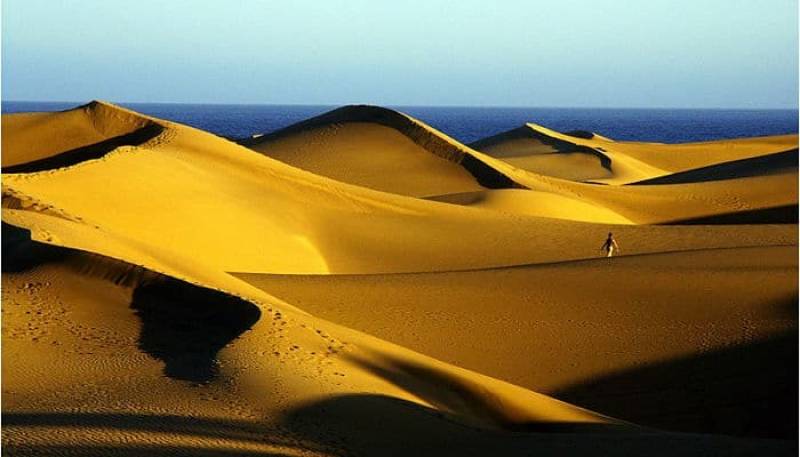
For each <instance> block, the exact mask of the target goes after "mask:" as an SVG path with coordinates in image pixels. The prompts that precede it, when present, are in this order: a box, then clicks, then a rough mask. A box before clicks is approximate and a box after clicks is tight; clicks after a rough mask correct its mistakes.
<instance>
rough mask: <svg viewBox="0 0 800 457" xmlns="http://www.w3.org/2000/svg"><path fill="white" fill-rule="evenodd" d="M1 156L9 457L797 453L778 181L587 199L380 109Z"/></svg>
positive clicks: (787, 246) (108, 114)
mask: <svg viewBox="0 0 800 457" xmlns="http://www.w3.org/2000/svg"><path fill="white" fill-rule="evenodd" d="M2 128H3V164H2V165H3V181H2V184H3V222H4V224H3V248H4V249H3V250H4V256H3V289H2V290H3V356H4V362H5V363H4V364H3V373H2V374H3V395H4V396H3V400H4V401H3V421H4V433H3V438H2V439H3V446H4V450H6V451H8V452H11V453H13V454H14V455H98V456H99V455H112V456H114V455H122V456H125V455H131V456H132V455H253V454H256V455H344V454H346V455H409V454H419V455H531V454H536V455H565V454H568V455H569V454H574V455H586V454H588V453H599V454H601V455H631V454H646V455H676V454H679V455H790V454H792V453H793V452H795V451H796V444H797V443H796V436H795V434H794V433H795V431H796V418H795V417H794V415H789V414H787V412H786V407H785V405H791V404H793V403H792V402H791V401H786V402H781V401H780V400H781V399H782V398H783V399H785V398H787V397H791V396H792V395H793V394H794V387H795V386H796V370H795V369H791V367H789V366H788V365H791V364H792V363H793V360H796V355H795V353H796V346H795V343H796V322H797V318H796V310H795V308H794V306H793V302H794V300H796V296H797V283H796V273H797V262H796V246H797V226H796V221H794V222H793V220H792V218H793V217H796V205H797V192H796V188H794V190H792V189H791V186H790V183H791V182H794V181H796V178H797V172H796V170H794V171H792V170H791V169H790V167H787V166H783V168H781V169H780V170H778V171H774V172H770V173H763V174H762V173H750V172H748V173H742V172H741V171H736V170H738V169H741V166H740V167H739V168H737V169H736V170H733V171H731V170H727V169H726V170H724V171H723V172H718V171H717V172H715V176H724V179H713V180H703V179H696V178H694V177H691V176H690V178H689V179H688V181H687V178H685V177H683V178H677V180H676V182H674V183H670V184H664V183H661V184H644V185H635V186H626V185H620V183H617V184H615V185H597V184H587V183H582V182H577V181H576V180H571V179H570V178H569V177H566V176H561V177H554V176H547V175H546V174H544V173H540V172H538V171H531V170H528V169H523V168H520V167H516V166H514V165H513V164H511V163H508V162H504V161H503V160H502V159H500V158H497V157H492V156H491V155H487V154H485V153H483V152H481V151H479V150H476V149H475V148H471V147H468V146H464V145H461V144H459V143H458V142H456V141H455V140H453V139H452V138H449V137H447V136H446V135H444V134H442V133H441V132H438V131H436V130H434V129H432V128H430V127H428V126H426V125H425V124H424V123H421V122H420V121H417V120H415V119H413V118H410V117H408V116H405V115H403V114H401V113H397V112H394V111H391V110H386V109H382V108H376V107H364V106H355V107H344V108H341V109H339V110H335V111H333V112H331V113H328V114H325V115H322V116H319V117H317V118H314V119H311V120H309V121H305V122H303V123H300V124H297V125H295V126H291V127H289V128H287V129H284V130H282V131H279V132H276V133H275V134H272V135H265V136H264V137H260V138H257V139H254V140H251V141H248V142H244V144H236V143H233V142H231V141H228V140H225V139H223V138H220V137H217V136H214V135H211V134H209V133H206V132H202V131H200V130H197V129H193V128H190V127H186V126H182V125H179V124H176V123H172V122H168V121H162V120H159V119H155V118H151V117H147V116H143V115H140V114H138V113H135V112H132V111H129V110H126V109H123V108H119V107H116V106H114V105H111V104H107V103H103V102H93V103H91V104H89V105H85V106H82V107H78V108H76V109H74V110H70V111H65V112H60V113H50V114H41V113H40V114H15V115H4V116H3V125H2ZM576 135H578V134H576ZM567 136H568V137H570V138H574V139H576V141H578V140H580V141H605V142H610V140H608V139H606V138H604V137H602V136H599V135H594V136H592V137H591V138H590V139H589V140H586V139H585V138H580V137H581V136H583V137H588V136H589V135H584V134H581V135H579V136H569V135H567ZM742 141H743V142H745V143H746V141H744V140H742ZM795 141H796V137H795ZM771 144H772V143H769V144H767V143H765V142H758V141H756V142H755V143H753V144H750V143H748V146H747V148H749V149H747V151H748V152H747V153H743V152H742V151H741V150H738V149H736V148H734V150H735V151H736V152H735V153H731V156H730V157H729V160H730V161H735V160H741V159H743V158H748V157H759V156H765V155H767V154H771V153H774V152H780V151H773V150H772V149H771V148H772V146H771ZM776 147H777V146H776ZM780 147H783V144H781V146H780ZM795 147H796V146H795ZM250 148H253V149H255V150H253V149H250ZM739 149H741V148H739ZM698 151H700V149H698ZM701 154H705V153H702V152H699V153H698V155H701ZM714 154H716V155H714ZM714 154H712V155H714V157H715V158H718V159H719V160H718V161H717V162H715V163H711V162H709V161H708V160H706V159H703V161H700V160H698V161H695V162H692V163H691V164H690V165H691V166H689V167H688V168H692V169H697V168H701V167H708V166H712V165H718V164H719V163H720V162H724V161H725V160H724V157H723V156H724V154H722V153H721V152H719V151H717V152H715V153H714ZM748 154H749V155H748ZM631 157H632V156H631ZM790 159H791V158H790ZM636 160H640V161H644V159H642V157H639V158H636ZM715 160H716V159H715ZM655 162H656V161H651V162H647V163H648V164H649V165H648V166H650V167H655V168H659V169H660V170H664V169H665V168H664V167H665V165H664V163H660V164H656V163H655ZM662 162H664V161H662ZM712 162H713V161H712ZM773 162H774V161H773ZM773 162H769V163H773ZM784 162H785V160H784ZM628 163H629V164H635V162H633V161H629V162H628ZM643 163H644V162H643ZM781 163H783V162H781ZM773 165H774V164H773ZM637 166H638V165H637ZM681 166H683V165H681ZM631 167H632V166H631ZM765 167H766V168H770V167H772V168H773V169H774V168H775V167H774V166H772V165H769V166H765ZM585 168H587V169H586V170H584V171H580V170H577V171H576V173H577V174H576V175H590V174H592V173H594V171H592V170H594V168H595V167H594V165H592V164H589V165H586V167H585ZM612 168H613V167H612ZM673 168H675V170H669V171H668V172H667V173H666V174H670V173H673V172H674V173H677V172H684V171H686V169H681V170H678V168H680V167H678V166H677V165H676V166H675V167H673ZM734 168H736V167H734ZM631 169H633V168H631ZM637 170H638V171H636V177H637V181H642V180H644V179H651V178H656V177H659V176H665V174H664V173H662V172H659V173H662V174H660V175H659V174H658V173H651V171H652V170H651V169H648V168H646V167H643V166H639V168H637ZM648 170H649V171H648ZM626 173H627V172H626ZM631 173H632V172H631ZM645 175H647V176H646V177H645ZM656 175H658V176H656ZM638 178H642V179H638ZM626 179H627V178H626ZM420 197H425V198H420ZM792 207H795V209H794V212H793V211H792ZM720 218H722V219H720ZM698 219H700V220H702V222H703V224H700V225H698V224H697V221H698ZM664 222H669V223H671V224H672V225H653V224H654V223H664ZM707 224H713V225H707ZM609 231H613V232H614V233H615V236H616V237H617V239H618V241H619V243H620V247H621V248H622V250H621V254H623V256H622V257H619V258H614V259H598V258H597V257H599V256H601V255H602V254H601V253H600V252H599V248H600V245H601V244H602V242H603V240H604V239H605V235H606V233H607V232H609ZM765 354H767V355H765ZM792 355H794V357H792ZM790 387H791V388H790ZM685 432H692V433H685ZM793 440H795V441H793Z"/></svg>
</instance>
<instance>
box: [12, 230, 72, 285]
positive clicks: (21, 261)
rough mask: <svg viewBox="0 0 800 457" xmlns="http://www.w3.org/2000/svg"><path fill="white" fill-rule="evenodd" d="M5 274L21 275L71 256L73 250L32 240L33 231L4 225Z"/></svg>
mask: <svg viewBox="0 0 800 457" xmlns="http://www.w3.org/2000/svg"><path fill="white" fill-rule="evenodd" d="M2 227H3V228H2V240H3V243H2V244H3V256H2V270H3V273H21V272H23V271H27V270H30V269H32V268H35V267H37V266H39V265H42V264H44V263H48V262H56V261H59V260H63V259H65V258H66V257H67V256H69V255H70V253H71V250H69V249H66V248H61V247H58V246H53V245H49V244H45V243H40V242H38V241H35V240H32V239H31V231H30V230H28V229H24V228H20V227H17V226H14V225H11V224H8V223H6V222H3V223H2Z"/></svg>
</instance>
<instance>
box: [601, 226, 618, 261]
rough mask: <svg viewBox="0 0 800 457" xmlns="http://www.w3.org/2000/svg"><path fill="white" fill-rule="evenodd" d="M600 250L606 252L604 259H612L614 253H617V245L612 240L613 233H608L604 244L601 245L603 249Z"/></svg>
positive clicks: (615, 241)
mask: <svg viewBox="0 0 800 457" xmlns="http://www.w3.org/2000/svg"><path fill="white" fill-rule="evenodd" d="M600 250H601V251H606V257H614V252H616V251H619V245H618V244H617V240H615V239H614V234H613V233H611V232H608V238H606V242H605V243H603V247H601V248H600Z"/></svg>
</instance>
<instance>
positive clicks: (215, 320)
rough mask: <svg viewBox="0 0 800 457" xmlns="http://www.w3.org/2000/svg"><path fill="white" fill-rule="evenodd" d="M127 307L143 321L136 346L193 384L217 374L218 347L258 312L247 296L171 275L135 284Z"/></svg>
mask: <svg viewBox="0 0 800 457" xmlns="http://www.w3.org/2000/svg"><path fill="white" fill-rule="evenodd" d="M131 308H132V309H134V310H135V312H136V315H137V316H138V317H139V318H140V319H141V320H142V329H141V331H140V334H139V349H141V350H142V351H144V352H146V353H147V354H149V355H151V356H153V357H155V358H157V359H159V360H161V361H163V362H164V374H165V375H166V376H168V377H170V378H173V379H180V380H184V381H191V382H197V383H204V382H208V381H211V380H212V379H213V378H214V377H215V376H216V374H217V362H216V355H217V352H219V350H220V349H222V348H223V347H225V346H226V345H228V343H230V342H231V341H233V340H234V339H236V338H237V337H238V336H239V335H241V334H242V333H244V332H245V331H246V330H248V329H250V328H251V327H252V326H253V324H255V323H256V322H257V321H258V319H259V318H260V317H261V310H260V309H259V308H258V307H257V306H255V305H253V304H252V303H250V302H248V301H245V300H242V299H240V298H237V297H234V296H231V295H228V294H225V293H222V292H218V291H216V290H211V289H206V288H203V287H199V286H194V285H191V284H188V283H186V282H183V281H179V280H177V279H173V278H162V279H159V280H157V281H152V282H147V283H145V284H142V285H140V286H138V287H136V288H135V289H134V291H133V299H132V301H131Z"/></svg>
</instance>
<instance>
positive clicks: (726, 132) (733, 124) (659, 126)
mask: <svg viewBox="0 0 800 457" xmlns="http://www.w3.org/2000/svg"><path fill="white" fill-rule="evenodd" d="M79 104H81V103H79V102H74V103H69V102H10V101H9V102H3V103H2V112H3V113H15V112H25V111H58V110H64V109H68V108H72V107H74V106H77V105H79ZM120 105H123V106H126V107H128V108H130V109H133V110H135V111H139V112H142V113H145V114H149V115H151V116H155V117H159V118H162V119H169V120H172V121H176V122H180V123H183V124H188V125H191V126H194V127H197V128H200V129H203V130H208V131H210V132H213V133H215V134H217V135H221V136H226V137H235V138H241V137H246V136H250V135H253V134H256V133H268V132H271V131H274V130H277V129H280V128H283V127H286V126H288V125H291V124H293V123H295V122H298V121H302V120H304V119H307V118H309V117H312V116H316V115H318V114H321V113H324V112H326V111H329V110H331V109H334V108H336V106H311V105H191V104H162V103H120ZM390 108H394V109H397V110H399V111H402V112H404V113H407V114H409V115H411V116H414V117H416V118H417V119H420V120H422V121H424V122H426V123H428V124H429V125H432V126H433V127H435V128H437V129H439V130H441V131H443V132H445V133H447V134H448V135H450V136H452V137H454V138H456V139H458V140H460V141H462V142H464V143H470V142H472V141H475V140H478V139H480V138H484V137H487V136H489V135H494V134H496V133H500V132H503V131H505V130H509V129H512V128H515V127H519V126H520V125H522V124H523V123H525V122H534V123H537V124H541V125H544V126H545V127H549V128H552V129H555V130H559V131H569V130H589V131H593V132H597V133H600V134H601V135H604V136H608V137H611V138H613V139H615V140H628V141H657V142H663V143H681V142H688V141H708V140H715V139H722V138H737V137H749V136H763V135H779V134H787V133H797V130H798V115H797V110H720V109H702V110H700V109H607V108H596V109H594V108H500V107H497V108H484V107H480V108H469V107H444V106H442V107H422V106H390Z"/></svg>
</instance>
